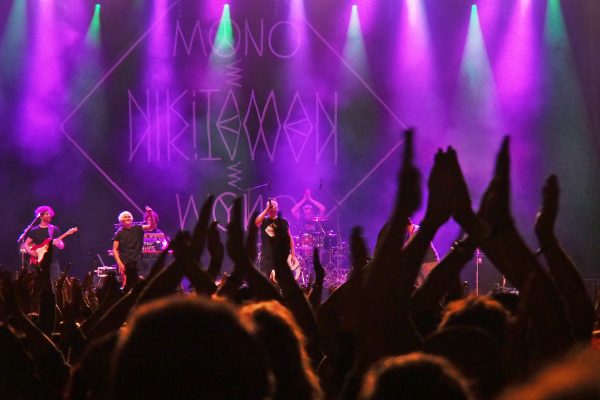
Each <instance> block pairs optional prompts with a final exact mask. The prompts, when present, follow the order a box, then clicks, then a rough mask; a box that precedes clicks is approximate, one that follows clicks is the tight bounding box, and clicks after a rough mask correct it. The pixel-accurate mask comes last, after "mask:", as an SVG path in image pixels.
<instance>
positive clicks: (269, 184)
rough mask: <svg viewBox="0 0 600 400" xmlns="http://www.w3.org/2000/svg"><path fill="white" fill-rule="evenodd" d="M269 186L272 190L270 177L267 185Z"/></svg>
mask: <svg viewBox="0 0 600 400" xmlns="http://www.w3.org/2000/svg"><path fill="white" fill-rule="evenodd" d="M267 188H268V189H269V191H270V190H271V180H270V179H269V183H268V185H267Z"/></svg>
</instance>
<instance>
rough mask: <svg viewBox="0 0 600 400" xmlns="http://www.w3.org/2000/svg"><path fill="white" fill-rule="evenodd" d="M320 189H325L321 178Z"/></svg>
mask: <svg viewBox="0 0 600 400" xmlns="http://www.w3.org/2000/svg"><path fill="white" fill-rule="evenodd" d="M319 189H323V178H321V181H320V182H319Z"/></svg>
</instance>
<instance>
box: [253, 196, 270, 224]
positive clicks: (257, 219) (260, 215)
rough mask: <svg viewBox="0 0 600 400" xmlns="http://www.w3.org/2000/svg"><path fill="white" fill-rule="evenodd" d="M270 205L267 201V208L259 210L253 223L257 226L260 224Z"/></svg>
mask: <svg viewBox="0 0 600 400" xmlns="http://www.w3.org/2000/svg"><path fill="white" fill-rule="evenodd" d="M270 207H271V203H268V202H267V208H265V210H264V211H263V212H261V213H260V214H258V216H257V217H256V219H255V220H254V225H256V226H258V227H259V228H260V225H261V224H262V222H263V219H265V217H266V216H267V213H268V212H269V208H270Z"/></svg>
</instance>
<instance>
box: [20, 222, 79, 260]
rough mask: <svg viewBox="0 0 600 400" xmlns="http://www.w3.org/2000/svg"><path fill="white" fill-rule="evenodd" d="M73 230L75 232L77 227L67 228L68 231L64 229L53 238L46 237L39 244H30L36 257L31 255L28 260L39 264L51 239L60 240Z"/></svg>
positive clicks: (72, 232)
mask: <svg viewBox="0 0 600 400" xmlns="http://www.w3.org/2000/svg"><path fill="white" fill-rule="evenodd" d="M75 232H77V227H75V228H71V229H69V230H68V231H66V232H65V233H63V234H62V235H60V236H59V237H57V238H54V239H50V238H48V239H46V240H44V241H43V242H42V243H40V244H34V245H33V246H31V250H33V251H34V252H35V253H36V254H37V257H34V256H31V258H30V259H29V262H30V263H31V264H33V265H39V264H40V263H41V262H42V260H43V259H44V256H45V255H46V253H47V252H48V248H49V247H50V245H51V244H52V241H54V240H62V239H64V238H66V237H67V236H69V235H72V234H74V233H75Z"/></svg>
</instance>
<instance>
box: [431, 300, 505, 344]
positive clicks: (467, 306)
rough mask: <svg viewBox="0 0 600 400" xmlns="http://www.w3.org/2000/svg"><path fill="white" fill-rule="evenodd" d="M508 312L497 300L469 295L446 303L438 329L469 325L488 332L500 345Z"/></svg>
mask: <svg viewBox="0 0 600 400" xmlns="http://www.w3.org/2000/svg"><path fill="white" fill-rule="evenodd" d="M508 318H509V313H508V311H506V309H505V308H504V307H503V306H502V304H500V303H499V302H498V301H496V300H494V299H492V298H490V297H487V296H471V297H467V298H466V299H461V300H456V301H453V302H451V303H449V304H448V306H447V309H446V312H445V313H444V316H443V318H442V322H441V323H440V326H439V329H444V328H445V327H450V326H471V327H477V328H481V329H484V330H486V331H487V332H490V333H491V334H492V335H493V336H494V337H495V338H496V339H497V340H498V342H499V343H500V344H501V345H502V344H504V330H505V328H506V323H507V321H508Z"/></svg>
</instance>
